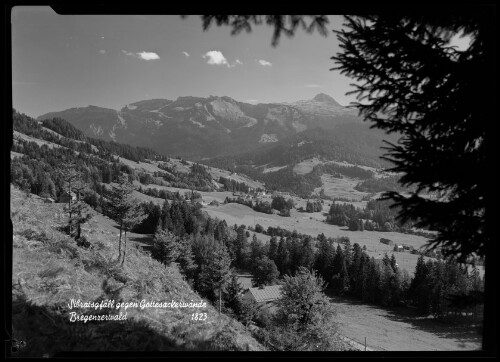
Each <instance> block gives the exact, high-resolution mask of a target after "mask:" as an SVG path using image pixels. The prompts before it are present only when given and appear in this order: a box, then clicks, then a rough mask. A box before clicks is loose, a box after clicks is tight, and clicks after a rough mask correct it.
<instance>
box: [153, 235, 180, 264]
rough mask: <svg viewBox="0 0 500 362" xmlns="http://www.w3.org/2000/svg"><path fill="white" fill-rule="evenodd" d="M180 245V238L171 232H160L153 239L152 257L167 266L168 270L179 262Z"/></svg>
mask: <svg viewBox="0 0 500 362" xmlns="http://www.w3.org/2000/svg"><path fill="white" fill-rule="evenodd" d="M180 244H181V243H180V242H179V239H178V237H176V236H174V235H173V234H172V233H170V232H169V231H165V230H159V231H158V232H157V233H156V234H155V236H154V239H153V246H152V248H151V256H152V257H153V258H155V259H156V260H158V261H159V262H160V263H162V264H163V265H165V268H166V267H167V266H169V265H170V264H171V263H172V262H174V261H176V260H177V258H178V256H179V253H180V249H181V245H180Z"/></svg>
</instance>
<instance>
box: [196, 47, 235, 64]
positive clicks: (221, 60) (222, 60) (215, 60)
mask: <svg viewBox="0 0 500 362" xmlns="http://www.w3.org/2000/svg"><path fill="white" fill-rule="evenodd" d="M202 58H203V59H208V61H207V64H210V65H225V66H227V67H229V68H230V67H231V65H229V62H228V61H227V59H226V57H225V56H224V55H223V54H222V53H221V52H220V51H218V50H211V51H209V52H207V53H205V54H204V55H203V56H202Z"/></svg>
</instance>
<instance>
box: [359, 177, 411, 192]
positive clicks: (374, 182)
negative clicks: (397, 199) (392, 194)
mask: <svg viewBox="0 0 500 362" xmlns="http://www.w3.org/2000/svg"><path fill="white" fill-rule="evenodd" d="M399 179H400V176H398V175H393V176H387V177H381V178H374V177H373V178H370V179H367V180H365V181H362V182H360V183H358V184H357V185H356V186H355V187H354V189H355V190H357V191H361V192H370V193H377V192H383V191H396V192H403V191H408V190H410V189H411V188H407V187H404V186H402V185H401V184H400V183H399Z"/></svg>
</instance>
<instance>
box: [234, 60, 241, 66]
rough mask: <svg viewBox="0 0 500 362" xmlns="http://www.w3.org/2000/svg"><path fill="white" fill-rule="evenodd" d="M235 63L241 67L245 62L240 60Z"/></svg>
mask: <svg viewBox="0 0 500 362" xmlns="http://www.w3.org/2000/svg"><path fill="white" fill-rule="evenodd" d="M235 63H236V64H240V65H241V64H243V62H242V61H241V60H239V59H236V62H235Z"/></svg>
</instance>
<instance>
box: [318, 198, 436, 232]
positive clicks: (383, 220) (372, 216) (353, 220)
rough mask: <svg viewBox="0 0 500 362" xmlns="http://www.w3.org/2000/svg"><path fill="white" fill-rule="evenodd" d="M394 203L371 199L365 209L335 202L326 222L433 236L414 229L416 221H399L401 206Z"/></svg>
mask: <svg viewBox="0 0 500 362" xmlns="http://www.w3.org/2000/svg"><path fill="white" fill-rule="evenodd" d="M392 204H393V203H392V202H391V200H370V201H368V203H367V205H366V207H365V208H364V209H360V208H356V207H354V205H352V204H348V203H337V202H334V203H332V205H331V206H330V210H329V211H328V215H327V217H326V222H328V223H330V224H333V225H338V226H348V227H349V230H351V231H364V230H369V231H395V232H402V233H408V234H418V235H422V236H426V237H432V234H431V233H428V232H425V231H413V230H412V228H413V226H414V225H415V222H414V221H411V220H410V221H407V222H406V223H404V224H401V223H400V222H399V221H397V220H396V216H397V215H398V213H399V208H398V207H391V206H392Z"/></svg>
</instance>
